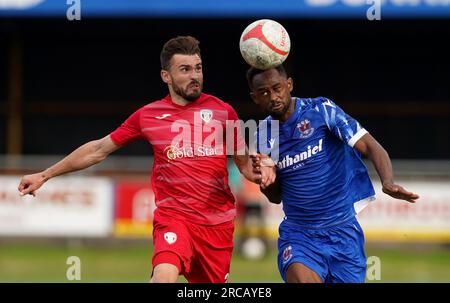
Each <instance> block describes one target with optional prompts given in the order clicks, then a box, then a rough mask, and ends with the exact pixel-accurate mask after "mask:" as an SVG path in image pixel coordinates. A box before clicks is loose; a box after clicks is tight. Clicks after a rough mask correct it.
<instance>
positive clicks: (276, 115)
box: [269, 109, 284, 117]
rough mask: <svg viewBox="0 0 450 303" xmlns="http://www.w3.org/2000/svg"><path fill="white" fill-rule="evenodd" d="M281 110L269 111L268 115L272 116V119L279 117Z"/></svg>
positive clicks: (281, 113)
mask: <svg viewBox="0 0 450 303" xmlns="http://www.w3.org/2000/svg"><path fill="white" fill-rule="evenodd" d="M283 113H284V112H283V110H282V109H280V110H269V115H271V116H274V117H281V116H282V115H283Z"/></svg>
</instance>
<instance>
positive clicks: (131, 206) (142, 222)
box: [114, 181, 155, 237]
mask: <svg viewBox="0 0 450 303" xmlns="http://www.w3.org/2000/svg"><path fill="white" fill-rule="evenodd" d="M154 210H155V198H154V194H153V191H152V188H151V184H150V182H149V181H120V182H118V183H116V189H115V220H114V234H115V235H116V236H119V237H120V236H144V237H150V236H151V235H152V221H153V212H154Z"/></svg>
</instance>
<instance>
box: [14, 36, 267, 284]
mask: <svg viewBox="0 0 450 303" xmlns="http://www.w3.org/2000/svg"><path fill="white" fill-rule="evenodd" d="M160 59H161V68H162V70H161V78H162V80H163V81H164V82H165V83H166V84H167V86H168V89H169V94H168V95H167V96H166V97H164V98H163V99H161V100H159V101H155V102H152V103H150V104H148V105H146V106H144V107H142V108H140V109H139V110H137V111H136V112H135V113H133V114H132V115H131V116H130V117H129V118H128V119H127V120H126V121H125V122H124V123H123V124H122V125H121V126H120V127H119V128H117V129H116V130H115V131H113V132H112V133H110V134H109V135H107V136H106V137H104V138H102V139H99V140H95V141H91V142H88V143H86V144H84V145H82V146H81V147H79V148H78V149H76V150H75V151H73V152H72V153H71V154H70V155H68V156H67V157H65V158H64V159H63V160H61V161H60V162H58V163H57V164H55V165H53V166H52V167H50V168H48V169H46V170H44V171H42V172H39V173H36V174H32V175H27V176H24V177H23V178H22V180H21V182H20V185H19V188H18V189H19V191H20V194H21V195H26V194H31V195H33V196H34V195H35V193H36V190H37V189H38V188H40V187H41V186H42V185H43V184H44V183H45V182H46V181H47V180H49V179H51V178H53V177H56V176H58V175H62V174H65V173H69V172H73V171H77V170H81V169H84V168H87V167H89V166H91V165H94V164H97V163H99V162H101V161H103V160H104V159H105V158H106V157H107V156H108V155H109V154H110V153H112V152H114V151H115V150H117V149H119V148H120V147H122V146H125V145H127V144H129V143H131V142H133V141H136V140H147V141H148V142H149V143H150V144H151V145H152V147H153V151H154V165H153V172H152V187H153V191H154V193H155V203H156V206H157V208H156V210H155V212H154V221H153V227H154V228H153V244H154V253H153V258H152V265H153V271H152V278H151V282H166V283H167V282H169V283H170V282H176V280H177V279H178V276H179V275H184V276H185V278H186V279H187V280H188V282H219V283H223V282H226V281H227V279H228V274H229V269H230V262H231V255H232V250H233V231H234V221H233V220H234V218H235V215H236V210H235V205H234V198H233V195H232V193H231V191H230V188H229V186H228V171H227V157H226V152H225V151H226V149H227V148H228V149H229V146H226V145H227V144H226V143H227V138H223V139H221V137H222V136H223V135H224V134H225V136H229V135H230V134H229V133H228V132H227V131H225V129H227V128H226V124H227V121H237V120H238V116H237V114H236V112H235V111H234V109H233V108H232V107H231V106H230V105H228V104H227V103H225V102H223V101H221V100H220V99H218V98H216V97H214V96H211V95H207V94H204V93H202V88H203V70H202V60H201V57H200V48H199V42H198V41H197V40H196V39H195V38H193V37H190V36H187V37H177V38H174V39H171V40H169V41H168V42H167V43H166V44H165V45H164V47H163V49H162V51H161V56H160ZM235 135H236V137H235V138H234V139H233V140H232V143H233V145H234V146H233V149H232V150H233V151H234V152H235V154H234V161H235V163H236V165H237V167H238V168H239V170H240V172H241V173H242V174H243V175H244V176H245V177H246V178H248V179H249V180H251V181H254V182H260V181H261V175H260V174H259V173H258V172H254V171H253V167H252V163H251V161H250V160H249V158H248V156H246V155H245V153H244V154H241V155H237V153H236V152H237V151H238V150H240V151H242V149H245V143H244V140H243V139H242V137H239V133H236V134H235Z"/></svg>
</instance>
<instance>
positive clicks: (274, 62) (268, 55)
mask: <svg viewBox="0 0 450 303" xmlns="http://www.w3.org/2000/svg"><path fill="white" fill-rule="evenodd" d="M239 48H240V50H241V55H242V57H243V58H244V60H245V61H246V62H247V63H248V64H249V65H251V66H253V67H255V68H258V69H262V70H266V69H269V68H273V67H275V66H278V65H280V64H281V63H283V62H284V61H285V60H286V58H287V57H288V55H289V51H290V49H291V40H290V38H289V35H288V32H287V31H286V29H285V28H284V27H283V26H282V25H281V24H280V23H278V22H276V21H273V20H269V19H261V20H257V21H255V22H253V23H252V24H250V25H249V26H247V28H246V29H245V30H244V31H243V32H242V35H241V39H240V41H239Z"/></svg>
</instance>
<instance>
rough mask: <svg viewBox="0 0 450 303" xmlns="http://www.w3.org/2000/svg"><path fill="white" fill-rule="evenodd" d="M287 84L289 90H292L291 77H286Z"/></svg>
mask: <svg viewBox="0 0 450 303" xmlns="http://www.w3.org/2000/svg"><path fill="white" fill-rule="evenodd" d="M287 85H288V88H289V92H292V90H293V89H294V80H293V79H292V78H291V77H289V78H288V79H287Z"/></svg>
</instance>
